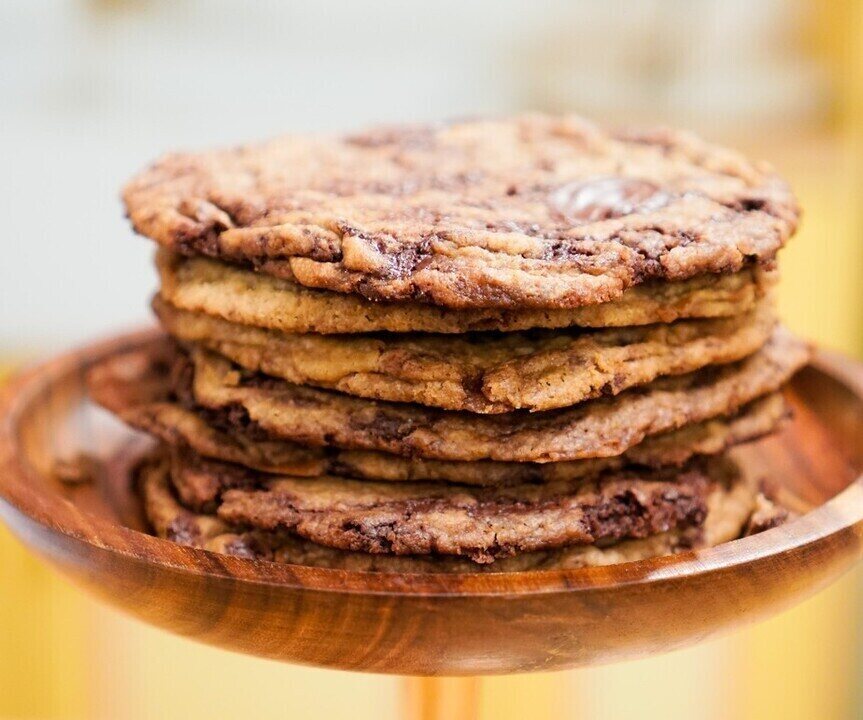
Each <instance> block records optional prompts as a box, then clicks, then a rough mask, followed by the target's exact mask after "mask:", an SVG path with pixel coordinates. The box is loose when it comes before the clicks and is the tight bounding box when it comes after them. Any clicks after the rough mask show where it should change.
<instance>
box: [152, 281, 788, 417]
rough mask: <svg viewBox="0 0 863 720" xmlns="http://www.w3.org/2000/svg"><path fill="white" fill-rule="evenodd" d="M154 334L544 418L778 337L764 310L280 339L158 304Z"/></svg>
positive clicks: (239, 358) (462, 404) (250, 359)
mask: <svg viewBox="0 0 863 720" xmlns="http://www.w3.org/2000/svg"><path fill="white" fill-rule="evenodd" d="M154 309H155V311H156V314H157V315H158V316H159V320H160V322H161V323H162V326H163V327H164V328H165V329H166V330H167V331H168V332H169V333H170V334H171V335H172V336H173V337H175V338H177V339H178V340H180V341H182V342H183V343H189V344H195V345H200V346H202V347H205V348H208V349H210V350H213V351H215V352H217V353H218V354H220V355H223V356H225V357H227V358H228V359H230V360H231V361H232V362H234V363H236V364H237V365H239V366H241V367H243V368H244V369H246V370H250V371H252V372H261V373H264V374H266V375H270V376H272V377H277V378H282V379H283V380H287V381H289V382H291V383H295V384H298V385H313V386H316V387H323V388H330V389H332V390H338V391H340V392H343V393H346V394H349V395H354V396H357V397H365V398H371V399H377V400H389V401H394V402H413V403H418V404H420V405H426V406H432V407H439V408H444V409H447V410H468V411H471V412H476V413H503V412H510V411H512V410H516V409H527V410H532V411H535V410H549V409H554V408H559V407H567V406H569V405H575V404H576V403H579V402H582V401H584V400H590V399H592V398H596V397H599V396H609V395H617V394H618V393H620V392H621V391H623V390H626V389H628V388H630V387H633V386H636V385H642V384H644V383H648V382H650V381H652V380H654V379H656V378H657V377H660V376H664V375H679V374H683V373H687V372H691V371H693V370H697V369H699V368H702V367H705V366H706V365H711V364H714V363H728V362H733V361H735V360H739V359H741V358H743V357H745V356H747V355H750V354H751V353H753V352H755V351H756V350H758V348H760V347H761V346H762V345H763V344H764V343H765V342H766V341H767V339H768V337H769V336H770V333H771V332H772V330H773V327H774V325H775V313H774V310H773V306H772V304H771V303H768V302H766V301H763V302H762V304H761V305H760V306H759V307H758V308H757V309H756V310H755V311H754V312H752V313H748V314H745V315H738V316H735V317H731V318H722V319H715V320H689V321H680V322H677V323H673V324H670V325H666V324H658V325H645V326H640V327H634V328H615V329H609V330H601V331H595V332H586V331H583V330H559V331H532V332H516V333H505V334H500V333H474V334H471V335H463V336H446V335H427V334H395V335H394V334H379V335H374V336H370V335H335V336H330V335H315V334H300V335H298V334H287V333H280V332H278V331H275V330H263V329H261V328H255V327H252V326H249V325H240V324H238V323H231V322H228V321H226V320H222V319H220V318H216V317H213V316H211V315H205V314H203V313H192V312H188V311H185V310H178V309H176V308H174V307H173V306H171V305H169V304H168V303H166V302H164V301H162V300H159V299H158V298H157V299H156V300H155V302H154Z"/></svg>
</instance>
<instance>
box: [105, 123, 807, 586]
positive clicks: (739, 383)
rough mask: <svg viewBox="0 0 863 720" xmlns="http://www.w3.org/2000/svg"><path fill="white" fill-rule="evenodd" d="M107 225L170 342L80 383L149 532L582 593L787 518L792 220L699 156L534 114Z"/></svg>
mask: <svg viewBox="0 0 863 720" xmlns="http://www.w3.org/2000/svg"><path fill="white" fill-rule="evenodd" d="M124 199H125V202H126V207H127V210H128V213H129V217H130V218H131V220H132V224H133V225H134V227H135V229H136V230H137V231H138V232H140V233H142V234H144V235H146V236H148V237H150V238H152V239H154V240H156V241H157V242H158V243H159V245H160V246H161V247H160V250H159V253H158V256H157V264H158V269H159V273H160V277H161V287H160V291H159V294H158V295H157V297H156V298H155V300H154V309H155V311H156V314H157V316H158V318H159V320H160V322H161V324H162V326H163V327H164V329H165V331H166V333H167V337H165V338H161V339H158V340H154V341H153V342H152V343H150V344H148V345H146V346H144V347H137V348H135V349H133V350H131V351H129V352H127V353H124V354H121V355H118V356H116V357H113V358H110V359H109V360H108V361H106V362H105V363H103V364H102V365H100V366H98V367H96V368H94V369H93V371H92V372H91V376H90V382H91V388H92V391H93V394H94V396H95V397H96V399H97V400H98V401H99V402H101V403H102V404H103V405H105V406H106V407H108V408H109V409H111V410H113V411H114V412H116V413H117V414H118V415H119V416H120V417H121V418H123V419H124V420H125V421H126V422H128V423H129V424H131V425H132V426H134V427H135V428H138V429H141V430H144V431H146V432H148V433H151V434H152V435H154V436H155V437H156V438H158V439H159V441H160V443H159V445H158V447H157V449H156V450H155V451H154V452H153V454H152V455H151V456H150V457H148V458H147V459H146V460H145V461H144V462H143V463H142V465H141V467H140V469H139V473H138V482H139V487H140V489H141V492H142V494H143V498H144V506H145V509H146V513H147V516H148V518H149V520H150V522H151V524H152V527H153V529H154V531H155V532H156V533H157V534H159V535H160V536H162V537H165V538H168V539H170V540H173V541H175V542H179V543H183V544H187V545H193V546H197V547H203V548H207V549H210V550H216V551H219V552H225V553H232V554H235V555H241V556H243V557H252V558H263V559H270V560H280V561H286V562H293V563H302V564H313V565H323V566H328V567H344V568H354V569H366V570H378V571H387V570H391V571H411V570H417V571H471V570H481V569H486V570H516V569H536V568H546V567H575V566H582V565H595V564H606V563H613V562H621V561H625V560H632V559H638V558H644V557H650V556H655V555H662V554H667V553H672V552H675V551H677V550H679V549H682V548H692V547H701V546H708V545H713V544H716V543H719V542H723V541H726V540H730V539H733V538H736V537H739V536H740V535H741V534H742V533H745V532H746V531H747V526H749V527H750V529H751V526H752V525H754V524H757V525H760V526H763V525H764V524H765V523H766V524H771V523H773V522H776V521H778V520H779V519H780V517H781V512H780V511H778V510H776V511H775V512H773V510H774V508H771V506H770V505H769V501H768V500H767V499H766V498H765V497H763V496H759V490H758V488H757V487H755V486H754V483H753V481H752V479H751V478H750V477H748V476H747V474H746V473H745V472H743V471H742V470H741V468H740V467H739V466H738V465H737V464H736V462H735V460H734V458H733V456H732V454H729V453H727V452H726V451H727V450H729V448H731V447H732V446H734V445H738V444H741V443H744V442H747V441H751V440H755V439H756V438H759V437H762V436H764V435H766V434H769V433H770V432H772V431H773V430H774V429H776V428H777V426H778V425H779V424H780V422H781V421H782V419H783V417H784V416H785V415H786V409H785V406H784V403H783V399H782V396H781V394H780V390H781V388H782V385H783V384H784V383H785V382H786V381H787V380H788V379H789V377H790V376H791V375H792V374H793V373H794V372H795V370H797V369H798V368H799V367H800V366H801V365H803V364H804V363H805V361H806V359H807V349H806V347H805V346H804V345H803V344H802V343H800V342H799V341H797V340H795V339H794V338H793V337H791V336H790V335H789V334H788V333H787V332H786V331H784V330H783V329H782V328H780V327H779V326H778V325H777V323H776V315H775V310H774V305H773V301H772V298H771V287H772V286H773V284H774V283H775V282H776V270H775V257H776V253H777V251H778V250H779V249H780V248H781V247H782V245H783V244H784V243H785V241H786V240H787V239H788V237H789V236H790V235H791V234H792V232H793V231H794V229H795V225H796V222H797V215H798V211H797V206H796V203H795V200H794V198H793V196H792V195H791V193H790V191H789V190H788V188H787V187H786V185H785V184H784V183H783V182H782V181H781V180H779V179H778V178H777V177H776V176H775V175H774V174H773V173H772V172H771V171H770V170H769V169H768V168H765V167H763V166H761V165H755V164H752V163H749V162H747V161H746V160H745V159H743V158H741V157H740V156H739V155H737V154H735V153H733V152H730V151H728V150H724V149H720V148H717V147H714V146H711V145H708V144H706V143H704V142H703V141H700V140H698V139H697V138H694V137H692V136H690V135H686V134H682V133H676V132H670V131H661V132H618V131H607V130H603V129H600V128H597V127H596V126H594V125H592V124H590V123H588V122H586V121H583V120H580V119H577V118H553V117H546V116H528V117H518V118H514V119H509V120H500V121H473V122H464V123H456V124H449V125H442V126H433V127H426V126H423V127H402V128H387V129H380V130H375V131H372V132H368V133H364V134H360V135H350V136H342V137H315V136H311V137H308V136H306V137H296V136H294V137H286V138H282V139H279V140H276V141H272V142H269V143H265V144H261V145H254V146H245V147H239V148H235V149H231V150H225V151H219V152H211V153H203V154H196V155H171V156H167V157H165V158H163V159H162V160H161V161H159V162H158V163H157V164H155V165H154V166H152V167H151V168H149V169H148V170H147V171H145V172H144V173H142V174H141V175H139V176H138V177H137V178H135V179H134V180H133V181H132V182H131V183H130V184H129V185H128V186H127V188H126V191H125V195H124Z"/></svg>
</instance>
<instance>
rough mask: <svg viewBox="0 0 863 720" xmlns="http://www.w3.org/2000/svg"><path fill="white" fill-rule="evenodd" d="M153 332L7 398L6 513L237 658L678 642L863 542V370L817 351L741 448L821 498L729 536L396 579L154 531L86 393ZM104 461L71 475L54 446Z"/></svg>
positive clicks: (784, 595) (474, 666) (177, 628)
mask: <svg viewBox="0 0 863 720" xmlns="http://www.w3.org/2000/svg"><path fill="white" fill-rule="evenodd" d="M152 333H153V331H146V332H141V333H136V334H132V335H128V336H124V337H120V338H115V339H112V340H108V341H106V342H103V343H100V344H97V345H92V346H90V347H87V348H84V349H82V350H80V351H77V352H73V353H70V354H68V355H65V356H63V357H60V358H58V359H56V360H53V361H51V362H48V363H46V364H45V365H42V366H40V367H37V368H35V369H33V370H31V371H29V372H26V373H24V374H23V375H21V376H20V377H18V378H17V379H15V380H13V381H12V382H11V383H10V384H9V386H8V387H7V388H6V390H5V392H4V394H3V395H2V396H0V518H2V519H3V520H4V521H5V522H6V523H7V524H8V525H9V527H10V528H11V529H12V530H13V532H14V533H15V534H16V535H17V536H18V537H19V538H20V539H21V540H22V541H23V542H25V543H26V544H27V545H28V546H30V547H31V548H32V549H33V550H34V551H36V552H38V553H39V554H41V555H42V556H44V557H45V558H47V559H48V560H49V561H50V562H52V563H53V564H55V565H56V566H57V567H59V568H60V569H61V570H62V571H63V572H65V573H66V574H68V575H69V576H71V577H73V578H74V579H76V580H77V581H78V582H80V583H82V584H83V585H85V586H86V587H88V588H90V589H91V590H92V591H94V592H95V593H96V594H97V595H99V596H101V597H102V598H104V599H106V600H108V601H109V602H112V603H114V604H116V605H119V606H120V607H123V608H125V609H126V610H127V611H128V612H130V613H132V614H134V615H136V616H138V617H140V618H142V619H144V620H146V621H148V622H151V623H153V624H156V625H159V626H161V627H165V628H168V629H170V630H173V631H174V632H177V633H180V634H183V635H187V636H190V637H194V638H197V639H199V640H202V641H204V642H208V643H211V644H214V645H218V646H221V647H225V648H230V649H233V650H238V651H241V652H246V653H252V654H256V655H261V656H265V657H271V658H277V659H281V660H286V661H291V662H299V663H306V664H312V665H319V666H325V667H332V668H343V669H351V670H364V671H371V672H386V673H399V674H417V675H461V674H489V673H505V672H522V671H529V670H554V669H562V668H567V667H573V666H577V665H585V664H590V663H598V662H609V661H613V660H619V659H622V658H626V657H633V656H637V655H642V654H646V653H652V652H659V651H665V650H670V649H672V648H676V647H680V646H682V645H686V644H688V643H692V642H695V641H698V640H700V639H703V638H705V637H708V636H710V635H713V634H715V633H717V632H720V631H723V630H726V629H728V628H730V627H733V626H735V625H739V624H741V623H743V622H751V621H754V620H757V619H759V618H762V617H765V616H766V615H768V614H771V613H774V612H776V611H778V610H780V609H782V608H785V607H788V606H789V605H791V604H793V603H795V602H797V601H798V600H800V599H802V598H804V597H806V596H807V595H810V594H812V593H813V592H815V591H817V590H818V589H820V588H822V587H824V586H825V585H826V584H828V583H829V582H831V581H832V580H834V579H835V578H836V577H838V576H839V575H840V574H841V573H842V572H844V571H845V570H846V569H848V568H849V567H850V566H851V565H852V563H853V562H854V561H856V560H857V559H858V558H859V556H860V554H861V548H863V537H861V536H863V478H861V472H863V445H861V442H860V438H861V437H863V369H861V367H860V366H859V365H857V364H854V363H852V362H851V361H849V360H845V359H842V358H840V357H838V356H835V355H829V354H824V353H822V354H819V355H818V357H817V359H816V360H815V362H814V363H813V364H812V366H810V367H808V368H806V369H805V370H804V371H803V372H801V373H800V374H799V375H798V376H797V377H796V378H795V379H794V381H793V383H792V386H791V388H790V389H789V392H788V395H789V399H790V401H791V402H792V404H793V406H794V407H795V410H796V415H795V419H794V421H793V422H792V423H790V424H789V425H788V427H787V428H786V429H785V431H784V432H783V433H781V434H780V435H779V436H777V437H774V438H771V439H769V440H766V441H762V442H760V443H757V444H756V445H754V446H751V447H750V448H747V449H745V450H744V451H742V453H741V457H743V459H744V462H745V465H746V468H747V471H749V472H753V473H757V474H758V475H759V476H764V477H768V478H771V479H772V480H774V481H777V482H779V483H781V485H782V488H783V493H784V494H785V495H786V497H787V498H788V500H789V501H790V502H792V503H797V504H799V505H800V506H801V507H806V508H809V507H811V508H813V509H812V510H811V512H808V513H807V514H806V515H805V516H804V517H801V518H800V519H798V520H796V521H794V522H792V523H789V524H787V525H785V526H783V527H780V528H777V529H774V530H771V531H768V532H766V533H763V534H761V535H757V536H755V537H752V538H746V539H744V540H738V541H735V542H733V543H727V544H725V545H722V546H719V547H717V548H712V549H709V550H703V551H699V552H691V553H685V554H681V555H677V556H674V557H669V558H658V559H654V560H648V561H643V562H638V563H628V564H625V565H618V566H612V567H605V568H586V569H579V570H567V571H541V572H528V573H510V574H505V573H500V574H482V575H384V574H369V573H357V572H346V571H341V570H328V569H322V568H308V567H299V566H289V565H276V564H271V563H265V562H253V561H249V560H243V559H240V558H234V557H228V556H220V555H215V554H212V553H207V552H204V551H200V550H194V549H189V548H183V547H180V546H177V545H173V544H171V543H168V542H165V541H163V540H159V539H157V538H154V537H151V536H149V535H145V534H143V533H141V532H139V530H140V529H141V528H142V527H143V525H142V521H141V517H140V512H139V509H138V506H137V502H136V499H135V497H134V495H133V494H132V493H131V492H130V491H129V487H128V467H129V464H130V463H131V462H132V460H133V459H134V457H136V455H137V454H138V453H139V452H140V451H141V449H142V448H143V447H144V446H145V444H146V441H144V440H143V439H142V438H140V437H139V436H135V435H133V434H132V433H131V432H129V431H127V430H126V429H125V428H123V427H122V426H120V425H119V423H117V422H116V421H115V420H114V419H113V418H110V417H109V416H108V415H107V414H106V413H104V412H102V411H101V410H99V409H97V408H95V407H93V406H92V405H91V404H90V403H89V402H88V401H87V400H86V398H85V396H84V387H83V373H84V372H85V371H86V368H87V367H88V366H89V365H90V364H91V363H92V362H94V361H95V360H98V359H100V358H102V357H104V356H105V355H106V354H108V353H111V352H115V351H118V350H122V349H126V348H131V347H134V346H135V345H137V344H139V343H141V342H144V341H147V340H148V339H150V338H152V336H153V335H152ZM81 451H84V452H87V453H90V454H93V455H96V456H98V457H99V458H101V459H102V460H103V461H104V462H103V470H102V472H100V474H99V477H98V478H97V479H96V480H95V482H93V483H90V484H85V485H78V486H74V487H72V486H66V485H63V484H62V483H60V482H58V481H57V480H56V478H54V477H53V475H52V469H53V468H54V466H55V463H56V461H57V459H58V458H59V459H62V458H69V457H73V456H75V455H77V454H78V453H79V452H81Z"/></svg>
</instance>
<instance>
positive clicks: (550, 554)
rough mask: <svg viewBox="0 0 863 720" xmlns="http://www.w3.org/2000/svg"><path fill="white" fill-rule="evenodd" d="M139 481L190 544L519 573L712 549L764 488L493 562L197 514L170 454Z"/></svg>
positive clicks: (310, 560) (374, 568) (156, 513)
mask: <svg viewBox="0 0 863 720" xmlns="http://www.w3.org/2000/svg"><path fill="white" fill-rule="evenodd" d="M138 481H139V485H140V489H141V493H142V495H143V499H144V505H145V510H146V514H147V517H148V518H149V520H150V522H151V524H152V526H153V529H154V531H155V533H156V534H157V535H158V536H159V537H162V538H166V539H169V540H171V541H173V542H176V543H179V544H182V545H187V546H191V547H198V548H203V549H206V550H210V551H214V552H219V553H224V554H230V555H236V556H239V557H244V558H250V559H258V560H271V561H277V562H285V563H290V564H296V565H309V566H316V567H328V568H338V569H346V570H355V571H367V572H398V573H410V572H417V573H428V572H435V573H437V572H514V571H525V570H541V569H555V568H557V569H561V568H578V567H588V566H598V565H612V564H617V563H623V562H632V561H636V560H642V559H646V558H650V557H658V556H662V555H669V554H673V553H676V552H679V551H681V550H687V549H692V548H700V547H710V546H713V545H717V544H719V543H722V542H727V541H729V540H733V539H735V538H737V537H739V536H740V535H741V534H743V533H744V532H745V531H746V528H747V524H749V523H750V522H751V518H752V517H753V514H754V513H755V512H756V510H757V509H758V507H759V504H758V500H759V497H760V496H759V494H758V491H757V489H756V488H755V487H754V486H753V485H752V484H751V483H749V482H747V481H746V480H744V479H743V478H742V477H737V478H735V479H733V480H732V481H731V482H728V483H716V484H715V485H714V486H713V487H712V489H711V490H710V492H709V493H708V495H707V497H706V499H705V502H706V509H707V512H706V518H705V519H704V522H703V524H701V525H689V526H683V527H678V528H675V529H673V530H669V531H666V532H661V533H657V534H654V535H651V536H649V537H646V538H642V539H637V540H624V541H621V542H616V543H613V544H606V545H604V546H601V545H574V546H568V547H563V548H557V549H551V550H541V551H532V552H523V553H520V554H516V555H514V556H511V557H505V558H501V559H498V560H496V561H495V562H493V563H487V564H479V563H476V562H473V561H472V560H470V559H467V558H463V557H452V556H440V555H424V556H417V555H402V556H398V555H386V554H370V553H365V552H353V551H345V550H338V549H333V548H330V547H325V546H323V545H320V544H317V543H314V542H311V541H309V540H304V539H301V538H298V537H296V536H294V535H292V534H290V533H288V532H285V531H263V530H246V531H244V530H242V529H237V528H236V527H232V526H231V525H230V524H228V523H226V522H224V521H223V520H221V519H219V518H218V517H216V516H212V515H204V514H197V513H193V512H191V511H189V510H187V509H186V508H184V507H183V506H182V505H181V504H180V503H179V502H178V501H177V499H176V498H175V496H174V493H173V490H172V487H171V484H170V463H169V461H168V459H167V457H164V456H161V457H154V458H150V459H148V460H147V461H145V462H144V463H143V464H142V466H141V468H140V471H139V476H138Z"/></svg>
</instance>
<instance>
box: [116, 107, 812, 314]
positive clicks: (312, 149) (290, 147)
mask: <svg viewBox="0 0 863 720" xmlns="http://www.w3.org/2000/svg"><path fill="white" fill-rule="evenodd" d="M123 198H124V202H125V204H126V209H127V212H128V215H129V217H130V219H131V221H132V224H133V226H134V228H135V229H136V230H137V231H138V232H139V233H142V234H143V235H146V236H148V237H151V238H153V239H155V240H156V241H158V242H159V243H161V244H162V245H163V246H165V247H167V248H170V249H171V250H174V251H176V252H180V253H184V254H202V255H209V256H212V257H217V258H219V259H222V260H228V261H232V262H238V263H244V264H247V265H252V266H254V267H256V268H257V269H258V270H259V271H260V272H262V273H268V274H272V275H275V276H279V277H284V278H288V279H291V280H293V281H295V282H297V283H299V284H301V285H305V286H308V287H314V288H324V289H327V290H331V291H336V292H341V293H354V294H358V295H361V296H363V297H366V298H368V299H371V300H382V301H399V302H402V301H420V302H425V303H431V304H435V305H439V306H443V307H450V308H527V307H533V308H575V307H581V306H585V305H593V304H599V303H606V302H609V301H612V300H616V299H618V298H620V297H621V295H622V294H623V293H624V292H625V291H626V290H627V288H630V287H633V286H636V285H638V284H640V283H643V282H645V281H649V280H654V279H658V280H663V281H666V280H667V281H677V280H685V279H689V278H693V277H695V276H697V275H701V274H704V273H730V272H737V271H739V270H740V269H742V268H744V267H747V266H749V265H751V264H753V263H760V264H765V265H769V264H770V263H771V262H772V260H773V259H774V257H775V254H776V252H777V250H779V248H781V247H782V246H783V244H784V243H785V241H786V240H787V239H788V237H789V236H790V235H791V234H792V233H793V232H794V230H795V228H796V225H797V220H798V207H797V203H796V200H795V198H794V197H793V195H792V194H791V192H790V190H789V188H788V187H787V185H786V184H785V183H784V182H783V181H782V180H781V179H779V178H778V177H777V176H776V175H775V174H774V173H773V171H772V170H771V169H770V168H769V167H768V166H766V165H763V164H755V163H750V162H748V161H746V160H745V159H744V158H743V157H741V156H740V155H738V154H737V153H735V152H732V151H730V150H726V149H723V148H719V147H716V146H713V145H710V144H708V143H705V142H704V141H702V140H700V139H698V138H696V137H694V136H692V135H689V134H686V133H680V132H674V131H670V130H660V131H645V132H633V131H623V132H619V131H613V130H604V129H602V128H599V127H597V126H595V125H593V124H592V123H589V122H587V121H585V120H582V119H580V118H577V117H549V116H542V115H529V116H521V117H515V118H510V119H502V120H475V121H467V122H458V123H451V124H446V125H437V126H421V127H393V128H385V129H378V130H372V131H370V132H367V133H363V134H360V135H346V136H320V135H316V136H288V137H282V138H279V139H276V140H273V141H270V142H266V143H261V144H258V145H246V146H243V147H238V148H231V149H227V150H217V151H212V152H205V153H196V154H188V153H183V154H175V155H169V156H166V157H164V158H162V159H161V160H160V161H158V162H157V163H156V164H155V165H153V166H152V167H150V168H149V169H147V170H146V171H144V172H143V173H141V174H140V175H139V176H138V177H136V178H134V179H133V180H132V181H131V182H130V183H129V184H128V185H127V186H126V188H125V190H124V193H123Z"/></svg>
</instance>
